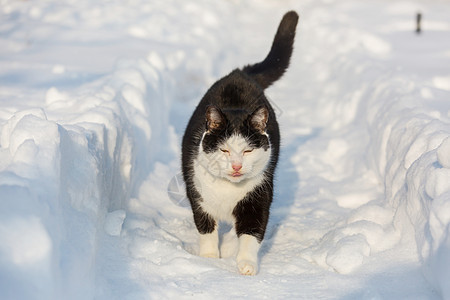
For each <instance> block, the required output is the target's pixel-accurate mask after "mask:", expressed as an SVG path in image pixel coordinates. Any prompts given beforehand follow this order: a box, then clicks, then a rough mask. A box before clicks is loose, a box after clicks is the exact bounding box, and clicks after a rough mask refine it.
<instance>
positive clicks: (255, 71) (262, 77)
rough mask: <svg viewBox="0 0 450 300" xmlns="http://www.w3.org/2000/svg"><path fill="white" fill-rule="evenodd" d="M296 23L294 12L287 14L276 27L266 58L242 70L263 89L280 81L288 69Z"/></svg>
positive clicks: (296, 16)
mask: <svg viewBox="0 0 450 300" xmlns="http://www.w3.org/2000/svg"><path fill="white" fill-rule="evenodd" d="M297 22H298V14H297V13H296V12H295V11H289V12H287V13H286V14H285V15H284V16H283V19H282V20H281V22H280V25H279V26H278V30H277V33H276V34H275V38H274V39H273V43H272V48H271V49H270V52H269V54H268V55H267V57H266V58H265V59H264V60H263V61H262V62H260V63H256V64H254V65H248V66H246V67H244V68H243V69H242V70H243V71H244V72H245V73H247V74H248V75H250V76H251V77H252V78H253V79H254V80H256V82H258V83H259V84H260V85H261V87H262V88H263V89H266V88H267V87H269V86H270V85H271V84H272V83H274V82H275V81H277V80H278V79H280V77H281V76H283V74H284V72H285V71H286V69H287V68H288V66H289V61H290V59H291V54H292V48H293V44H294V37H295V28H296V27H297Z"/></svg>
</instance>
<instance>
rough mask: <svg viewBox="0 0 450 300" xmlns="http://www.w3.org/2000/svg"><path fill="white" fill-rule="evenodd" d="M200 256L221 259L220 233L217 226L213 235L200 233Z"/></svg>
mask: <svg viewBox="0 0 450 300" xmlns="http://www.w3.org/2000/svg"><path fill="white" fill-rule="evenodd" d="M200 256H203V257H211V258H219V256H220V254H219V233H218V231H217V226H216V228H214V231H213V232H211V233H204V234H202V233H200Z"/></svg>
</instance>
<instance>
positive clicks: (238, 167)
mask: <svg viewBox="0 0 450 300" xmlns="http://www.w3.org/2000/svg"><path fill="white" fill-rule="evenodd" d="M231 167H232V168H233V170H235V171H236V172H237V171H239V170H240V169H242V165H241V164H232V165H231Z"/></svg>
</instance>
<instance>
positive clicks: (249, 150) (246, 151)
mask: <svg viewBox="0 0 450 300" xmlns="http://www.w3.org/2000/svg"><path fill="white" fill-rule="evenodd" d="M252 151H253V149H248V150H244V154H247V153H250V152H252Z"/></svg>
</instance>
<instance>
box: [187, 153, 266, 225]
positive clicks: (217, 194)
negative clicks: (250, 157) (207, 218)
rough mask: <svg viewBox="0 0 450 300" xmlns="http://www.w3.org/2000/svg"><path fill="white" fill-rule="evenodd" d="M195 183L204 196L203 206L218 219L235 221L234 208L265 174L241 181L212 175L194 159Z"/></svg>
mask: <svg viewBox="0 0 450 300" xmlns="http://www.w3.org/2000/svg"><path fill="white" fill-rule="evenodd" d="M194 172H195V175H194V184H195V187H196V189H197V191H198V192H199V193H200V195H201V196H202V198H203V201H202V202H201V203H200V205H201V206H202V208H203V209H204V210H205V212H207V213H208V214H210V215H211V216H212V217H214V218H215V219H218V220H222V221H226V222H230V223H234V217H233V209H234V208H235V207H236V205H237V203H238V202H239V201H241V200H243V199H244V197H245V196H246V195H247V193H248V192H250V191H252V190H253V189H254V188H255V187H256V186H258V185H259V184H260V183H261V182H262V180H263V175H262V174H261V175H259V176H256V177H253V178H249V179H247V180H245V181H242V182H239V183H233V182H230V181H228V180H226V179H224V178H219V177H215V176H213V175H211V174H210V173H209V172H208V171H207V170H206V169H205V168H204V167H203V166H202V165H201V164H200V163H197V162H195V161H194Z"/></svg>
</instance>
